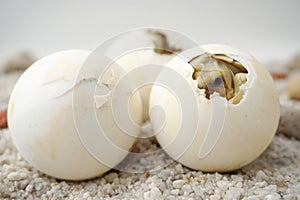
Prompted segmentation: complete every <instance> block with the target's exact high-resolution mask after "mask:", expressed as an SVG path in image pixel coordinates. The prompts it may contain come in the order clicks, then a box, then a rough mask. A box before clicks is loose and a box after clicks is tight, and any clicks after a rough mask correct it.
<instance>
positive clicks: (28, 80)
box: [8, 50, 142, 180]
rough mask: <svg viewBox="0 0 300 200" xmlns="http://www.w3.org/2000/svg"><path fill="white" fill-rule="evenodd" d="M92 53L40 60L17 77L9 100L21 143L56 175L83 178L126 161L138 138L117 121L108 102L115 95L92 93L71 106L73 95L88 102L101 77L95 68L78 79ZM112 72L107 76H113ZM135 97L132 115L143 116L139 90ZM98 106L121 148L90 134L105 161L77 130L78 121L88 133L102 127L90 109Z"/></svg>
mask: <svg viewBox="0 0 300 200" xmlns="http://www.w3.org/2000/svg"><path fill="white" fill-rule="evenodd" d="M90 54H91V51H87V50H67V51H62V52H58V53H54V54H52V55H49V56H46V57H44V58H42V59H40V60H38V61H37V62H36V63H34V64H33V65H32V66H31V67H30V68H28V69H27V70H26V71H25V72H24V74H23V75H22V76H21V78H20V79H19V80H18V82H17V84H16V86H15V88H14V90H13V92H12V95H11V98H10V101H9V108H8V123H9V128H10V131H11V135H12V138H13V141H14V143H15V145H16V147H17V149H18V150H19V152H20V153H21V155H22V156H23V157H24V158H25V159H26V160H27V161H28V162H29V163H31V164H32V165H33V166H34V167H36V168H37V169H38V170H40V171H41V172H43V173H45V174H48V175H50V176H53V177H56V178H60V179H67V180H83V179H88V178H93V177H95V176H99V175H101V174H103V173H105V172H107V171H108V170H109V169H111V168H112V167H114V166H115V165H117V164H118V163H119V162H120V161H122V160H123V159H124V158H125V157H126V155H127V154H128V150H129V149H130V148H131V147H132V145H133V143H134V141H135V138H134V137H131V136H129V135H127V134H124V132H122V131H121V130H120V128H119V127H118V126H117V125H116V124H115V123H114V117H113V114H112V111H111V110H112V109H111V106H110V104H109V103H108V102H109V101H110V100H111V96H109V95H103V96H102V97H101V96H98V97H97V96H96V97H95V99H91V101H92V103H93V104H94V105H91V106H86V107H85V105H80V104H79V105H76V104H75V105H74V108H73V103H74V101H75V103H78V102H85V98H87V97H88V96H89V95H90V94H89V92H90V90H89V89H87V88H88V87H89V84H90V83H91V82H93V83H97V81H98V82H99V80H98V79H97V78H98V77H94V76H93V74H91V75H86V77H84V76H83V77H82V78H81V79H80V80H76V79H77V75H78V73H79V71H80V70H81V67H82V65H83V63H84V62H85V61H86V60H87V59H88V57H89V55H90ZM118 73H119V74H122V73H123V72H118ZM107 74H108V73H107ZM111 76H112V75H110V74H108V75H106V78H108V79H109V78H110V79H112V78H115V77H111ZM75 89H76V92H77V96H76V98H77V99H75V100H74V99H73V98H74V97H73V96H74V91H75ZM104 96H105V98H104ZM103 99H104V100H103ZM131 100H132V104H130V106H134V107H131V109H135V112H134V116H133V118H134V119H135V120H136V121H137V122H141V120H142V112H141V106H142V105H141V100H140V98H139V96H138V95H135V97H133V99H131ZM74 109H75V111H74ZM76 109H77V110H76ZM94 110H95V111H96V116H97V117H96V118H97V120H99V123H100V124H102V125H103V124H104V126H103V127H102V128H103V129H104V131H105V134H107V135H106V137H107V138H108V139H109V141H111V143H112V144H114V145H116V146H118V148H120V149H123V151H117V150H115V149H114V148H113V147H112V146H114V145H110V146H109V145H108V142H107V141H108V140H99V141H98V140H97V138H95V136H94V135H92V136H91V137H90V138H89V140H91V141H93V140H96V141H95V144H96V147H95V148H96V150H97V151H101V152H99V153H100V154H103V155H104V156H103V159H104V160H103V162H101V160H100V161H99V159H97V157H96V156H94V155H92V154H90V152H89V151H88V150H87V149H88V148H89V147H88V146H84V145H83V143H82V140H81V139H80V137H79V133H78V131H80V130H79V128H80V126H81V127H85V128H86V129H85V130H86V132H84V133H83V134H86V136H88V134H92V133H96V134H97V133H98V132H100V131H99V129H96V128H95V126H92V124H91V121H93V120H95V119H94V118H95V117H94V118H93V116H91V115H88V114H87V113H88V112H94ZM74 112H77V113H74ZM76 123H77V124H76ZM78 127H79V128H78ZM81 134H82V132H81ZM135 134H138V133H135Z"/></svg>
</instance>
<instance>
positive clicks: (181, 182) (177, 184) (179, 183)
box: [173, 180, 184, 188]
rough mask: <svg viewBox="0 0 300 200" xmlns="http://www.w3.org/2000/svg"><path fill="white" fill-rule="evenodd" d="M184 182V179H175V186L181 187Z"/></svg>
mask: <svg viewBox="0 0 300 200" xmlns="http://www.w3.org/2000/svg"><path fill="white" fill-rule="evenodd" d="M183 184H184V180H176V181H173V186H174V188H181V187H182V186H183Z"/></svg>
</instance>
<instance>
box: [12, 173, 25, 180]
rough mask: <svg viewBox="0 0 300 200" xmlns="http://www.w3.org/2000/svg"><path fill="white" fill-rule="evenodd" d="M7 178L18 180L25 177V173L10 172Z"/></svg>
mask: <svg viewBox="0 0 300 200" xmlns="http://www.w3.org/2000/svg"><path fill="white" fill-rule="evenodd" d="M7 178H8V179H9V180H10V181H19V180H23V179H25V178H26V174H25V175H24V174H21V173H19V172H12V173H10V174H8V176H7Z"/></svg>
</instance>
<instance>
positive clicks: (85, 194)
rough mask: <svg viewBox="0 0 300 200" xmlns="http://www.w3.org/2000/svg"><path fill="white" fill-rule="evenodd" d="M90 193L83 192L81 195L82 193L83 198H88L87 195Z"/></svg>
mask: <svg viewBox="0 0 300 200" xmlns="http://www.w3.org/2000/svg"><path fill="white" fill-rule="evenodd" d="M90 196H91V195H90V193H89V192H85V193H84V194H83V195H82V197H83V198H85V199H86V198H88V197H90Z"/></svg>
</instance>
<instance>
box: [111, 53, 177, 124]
mask: <svg viewBox="0 0 300 200" xmlns="http://www.w3.org/2000/svg"><path fill="white" fill-rule="evenodd" d="M174 55H175V54H160V53H156V52H154V50H153V49H142V50H137V51H132V52H129V53H127V54H125V55H123V56H121V57H120V58H118V59H117V60H116V63H117V64H118V65H120V66H122V68H123V69H124V70H126V71H127V72H128V73H130V72H131V71H133V70H135V69H137V68H138V67H143V66H145V67H148V68H151V66H152V67H153V66H154V65H156V66H165V65H166V64H167V63H168V62H169V61H170V60H171V59H172V58H173V57H174ZM153 75H154V74H153ZM157 75H158V74H156V76H157ZM152 78H153V77H150V74H149V71H148V70H141V71H140V72H139V74H138V76H135V80H134V81H135V82H136V85H137V86H141V87H140V88H138V91H139V93H140V95H141V98H142V103H143V120H144V122H146V121H148V120H149V114H148V108H149V96H150V92H151V88H152V84H153V81H154V80H155V78H154V80H153V81H152V82H150V81H151V79H152ZM148 81H149V82H148ZM140 83H143V84H144V85H141V84H140ZM147 83H148V84H147Z"/></svg>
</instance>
